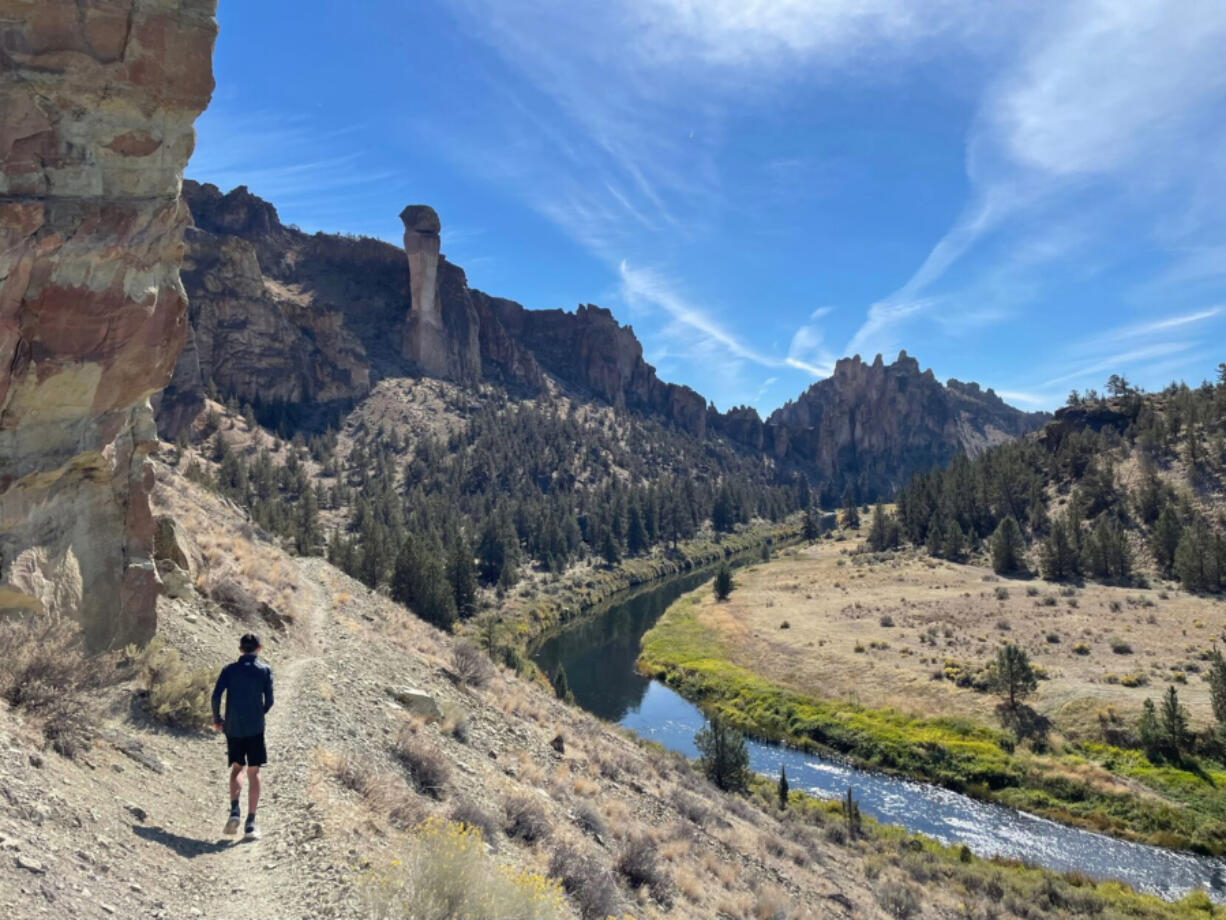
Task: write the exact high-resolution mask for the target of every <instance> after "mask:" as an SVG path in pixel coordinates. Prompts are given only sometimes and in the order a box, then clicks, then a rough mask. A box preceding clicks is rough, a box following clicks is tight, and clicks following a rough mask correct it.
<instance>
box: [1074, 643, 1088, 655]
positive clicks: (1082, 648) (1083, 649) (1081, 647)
mask: <svg viewBox="0 0 1226 920" xmlns="http://www.w3.org/2000/svg"><path fill="white" fill-rule="evenodd" d="M1073 654H1074V655H1088V654H1090V646H1088V645H1086V644H1085V643H1084V642H1078V643H1077V644H1076V645H1074V646H1073Z"/></svg>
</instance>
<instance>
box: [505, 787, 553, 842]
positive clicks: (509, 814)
mask: <svg viewBox="0 0 1226 920" xmlns="http://www.w3.org/2000/svg"><path fill="white" fill-rule="evenodd" d="M502 808H503V811H504V812H505V813H506V819H507V820H506V824H505V825H503V830H504V831H505V832H506V835H507V836H508V837H510V838H511V839H512V840H522V841H523V842H524V843H536V842H537V841H538V840H544V839H545V838H546V837H548V836H549V834H550V833H551V832H552V831H553V827H552V826H551V825H550V824H549V816H548V815H546V814H545V809H544V808H543V807H542V806H541V803H540V802H538V801H536V800H535V799H534V798H533V797H532V796H528V795H518V796H512V797H511V798H509V799H507V800H506V801H505V802H504V803H503V805H502Z"/></svg>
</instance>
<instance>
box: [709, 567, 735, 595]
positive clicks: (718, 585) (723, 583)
mask: <svg viewBox="0 0 1226 920" xmlns="http://www.w3.org/2000/svg"><path fill="white" fill-rule="evenodd" d="M712 587H713V589H714V591H715V599H716V600H717V601H726V600H727V599H728V595H730V594H731V593H732V588H733V587H734V586H733V583H732V569H730V568H728V563H726V562H725V563H724V564H722V565H721V566H720V567H719V571H718V572H716V573H715V582H714V583H713V586H712Z"/></svg>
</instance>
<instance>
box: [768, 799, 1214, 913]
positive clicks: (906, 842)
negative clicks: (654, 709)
mask: <svg viewBox="0 0 1226 920" xmlns="http://www.w3.org/2000/svg"><path fill="white" fill-rule="evenodd" d="M750 795H751V796H752V797H753V798H755V799H757V801H758V803H759V805H760V806H761V807H763V808H767V809H771V808H774V809H775V810H778V805H777V804H776V803H777V802H778V798H777V787H776V784H775V783H774V782H773V781H771V780H770V779H769V778H768V777H763V776H756V775H755V776H754V778H753V779H752V780H751V782H750ZM787 810H788V811H790V812H792V813H793V814H796V815H799V816H802V819H803V820H804V821H805V822H806V823H810V824H816V825H824V826H825V828H826V836H827V837H828V838H831V839H834V840H839V841H846V842H847V845H850V846H860V847H862V848H863V849H865V850H866V851H873V852H872V853H871V855H867V856H866V861H865V872H866V874H867V876H868V878H869V880H870V881H874V882H875V881H877V879H878V878H879V877H880V876H881V875H882V874H883V873H889V872H893V873H896V874H897V875H902V876H905V877H909V878H910V879H912V880H913V881H914V882H916V883H917V884H919V885H920V886H922V887H923V888H925V889H930V888H933V887H939V888H943V889H947V890H952V891H963V892H966V893H967V896H968V898H972V897H974V896H976V895H983V896H986V897H988V898H989V899H990V900H991V901H992V903H993V904H995V905H998V906H999V907H1000V908H1003V909H1004V910H1006V911H1008V912H1009V913H1010V914H1012V915H1014V916H1018V917H1026V916H1030V915H1031V914H1032V912H1036V911H1037V912H1039V913H1047V912H1053V913H1056V914H1058V915H1061V916H1079V917H1088V916H1098V917H1135V918H1143V917H1144V918H1154V920H1158V918H1161V920H1205V918H1208V917H1213V916H1216V915H1217V914H1216V911H1217V910H1218V908H1217V907H1215V905H1214V904H1213V902H1212V900H1211V899H1210V898H1209V896H1208V894H1207V893H1206V892H1205V891H1204V890H1201V889H1197V890H1195V891H1192V892H1190V893H1188V894H1187V895H1185V896H1184V897H1182V898H1179V899H1178V900H1174V901H1166V900H1163V899H1162V898H1159V897H1157V896H1155V895H1151V894H1144V893H1141V892H1138V891H1135V890H1134V889H1133V888H1131V887H1130V886H1128V885H1125V884H1122V883H1120V882H1113V881H1097V880H1095V879H1092V878H1090V877H1089V876H1086V875H1083V874H1080V873H1060V872H1054V871H1052V870H1050V869H1043V868H1037V867H1035V866H1031V865H1026V864H1024V863H1022V862H1020V861H1018V860H1011V859H999V858H992V859H981V858H979V857H977V856H975V855H973V854H972V853H971V852H970V851H969V850H968V849H967V848H966V847H965V846H947V845H945V844H942V843H940V842H938V841H936V840H933V839H931V838H928V837H925V836H923V835H920V834H913V833H910V832H909V831H906V830H904V829H902V828H899V827H897V826H894V825H890V824H882V823H879V822H877V821H874V820H872V819H871V818H861V819H860V831H859V842H858V843H857V842H856V841H855V840H854V839H849V838H850V836H851V835H850V834H849V832H848V827H849V825H848V822H847V816H846V813H845V811H844V806H843V803H842V802H836V801H829V800H825V799H818V798H814V797H813V796H809V795H806V794H805V793H803V792H800V791H797V790H794V789H793V790H792V791H791V792H790V793H789V795H788V805H787ZM966 916H971V917H974V916H977V915H975V914H973V913H970V912H969V911H968V912H967V914H966ZM984 916H988V915H984Z"/></svg>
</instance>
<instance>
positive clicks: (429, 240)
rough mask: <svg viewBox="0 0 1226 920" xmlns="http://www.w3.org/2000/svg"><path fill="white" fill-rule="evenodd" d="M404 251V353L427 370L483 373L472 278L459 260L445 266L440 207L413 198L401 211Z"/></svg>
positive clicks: (467, 375)
mask: <svg viewBox="0 0 1226 920" xmlns="http://www.w3.org/2000/svg"><path fill="white" fill-rule="evenodd" d="M400 219H401V220H402V221H403V222H404V252H405V255H406V256H407V257H408V260H409V295H410V305H409V313H408V316H407V318H406V319H405V324H404V356H405V357H406V358H408V359H409V360H410V361H411V362H413V365H414V366H415V367H416V368H417V369H418V370H420V371H421V372H422V373H423V374H426V375H427V376H430V377H442V378H444V379H446V380H458V381H472V380H478V379H480V377H481V342H480V332H479V325H478V319H477V310H476V307H474V306H473V303H472V296H471V294H470V292H469V289H468V280H467V279H466V278H465V277H464V273H463V272H462V271H460V269H458V268H456V267H455V266H449V265H447V264H446V263H444V270H443V271H442V272H441V273H440V271H439V243H440V239H439V232H440V231H441V230H442V224H441V223H439V219H438V214H436V213H435V212H434V208H431V207H428V206H427V205H424V204H411V205H409V206H408V207H407V208H405V209H404V210H403V211H401V212H400Z"/></svg>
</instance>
